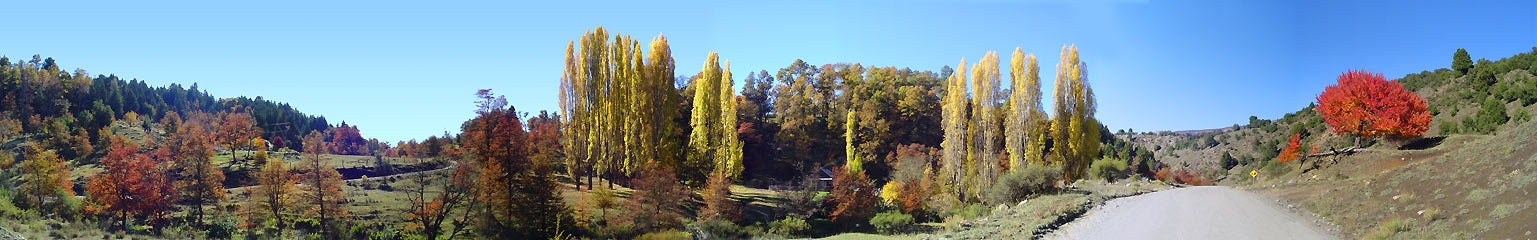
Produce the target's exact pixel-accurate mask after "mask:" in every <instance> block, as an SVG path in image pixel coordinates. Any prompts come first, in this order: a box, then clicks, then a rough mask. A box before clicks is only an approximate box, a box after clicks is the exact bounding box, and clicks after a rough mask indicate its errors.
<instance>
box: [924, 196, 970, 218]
mask: <svg viewBox="0 0 1537 240" xmlns="http://www.w3.org/2000/svg"><path fill="white" fill-rule="evenodd" d="M923 205H924V207H926V208H928V209H929V210H930V211H933V212H934V213H935V214H939V215H940V216H939V217H941V218H944V217H949V216H953V215H956V214H958V213H960V211H961V209H962V208H965V206H964V205H961V201H960V200H956V199H955V195H953V194H949V193H941V194H936V195H934V196H929V199H928V201H924V203H923Z"/></svg>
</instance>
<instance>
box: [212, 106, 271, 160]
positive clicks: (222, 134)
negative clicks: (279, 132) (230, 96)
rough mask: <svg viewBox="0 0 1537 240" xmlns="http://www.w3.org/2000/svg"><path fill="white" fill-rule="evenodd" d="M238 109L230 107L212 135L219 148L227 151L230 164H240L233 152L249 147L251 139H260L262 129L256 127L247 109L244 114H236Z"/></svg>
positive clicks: (254, 119) (254, 120)
mask: <svg viewBox="0 0 1537 240" xmlns="http://www.w3.org/2000/svg"><path fill="white" fill-rule="evenodd" d="M239 109H241V108H240V107H232V108H231V109H230V111H229V112H227V113H224V114H223V117H222V120H221V121H219V126H218V131H217V132H215V133H214V139H215V140H216V141H218V142H219V145H220V146H224V148H227V149H229V160H230V162H231V163H238V162H240V161H239V160H238V159H236V158H235V150H236V149H241V148H245V146H250V145H248V144H250V142H251V139H252V138H257V137H261V134H262V129H261V128H260V127H256V118H253V117H251V114H250V113H249V112H250V111H251V110H250V108H249V107H247V108H245V111H244V112H236V111H235V110H239Z"/></svg>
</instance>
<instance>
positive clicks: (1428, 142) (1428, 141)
mask: <svg viewBox="0 0 1537 240" xmlns="http://www.w3.org/2000/svg"><path fill="white" fill-rule="evenodd" d="M1442 140H1446V136H1436V137H1428V138H1420V139H1415V140H1414V141H1411V142H1409V143H1407V144H1404V145H1403V146H1399V147H1398V150H1425V149H1430V148H1433V147H1436V146H1439V145H1441V141H1442Z"/></svg>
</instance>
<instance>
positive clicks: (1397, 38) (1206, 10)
mask: <svg viewBox="0 0 1537 240" xmlns="http://www.w3.org/2000/svg"><path fill="white" fill-rule="evenodd" d="M7 8H8V9H9V10H12V11H6V14H5V16H6V17H5V19H6V20H8V21H6V22H7V24H5V27H4V28H5V29H6V30H5V31H4V32H5V36H4V37H0V54H3V55H6V56H10V57H11V58H12V59H21V58H29V57H30V56H31V55H32V54H42V55H43V56H47V57H53V58H55V59H57V60H59V62H60V63H61V64H63V66H64V67H65V68H67V69H75V68H83V69H86V70H88V71H90V72H91V73H92V74H93V75H95V74H117V75H118V76H121V77H127V78H138V79H141V80H145V81H148V82H149V83H150V84H151V85H157V86H163V85H166V84H169V83H173V82H174V83H182V84H184V85H190V84H191V83H193V82H196V83H198V84H199V86H200V87H201V88H203V89H207V90H208V91H209V92H210V93H212V94H214V95H215V96H219V97H234V96H258V95H259V96H263V97H265V98H266V99H271V100H276V101H282V102H288V103H290V104H292V105H294V106H295V107H297V108H299V109H300V110H302V111H305V112H307V113H311V114H322V115H325V116H326V117H327V119H329V120H331V121H333V122H339V121H342V120H344V121H346V122H348V123H350V124H356V125H360V128H361V130H362V132H363V134H364V135H365V136H367V137H376V138H380V139H381V140H386V141H391V142H393V141H395V140H405V139H410V138H422V137H426V136H428V135H437V134H442V133H443V132H445V131H448V132H457V130H458V126H459V123H461V122H462V121H463V120H465V119H468V118H469V117H471V115H472V111H473V108H474V106H473V104H472V102H473V101H474V98H473V93H474V92H475V90H477V89H482V88H491V89H494V90H495V91H496V92H497V93H499V94H504V95H507V97H508V100H509V102H510V103H512V104H513V105H514V106H517V107H518V109H519V110H522V111H529V112H536V113H537V112H538V110H552V111H554V110H556V109H557V108H556V89H557V86H558V79H559V76H560V71H561V64H562V61H563V60H562V58H563V55H564V50H565V49H564V47H565V44H566V42H567V41H570V40H573V39H576V38H577V37H578V36H579V35H581V34H582V32H584V31H586V30H588V29H591V28H593V27H596V26H599V25H602V26H604V27H606V28H608V29H610V32H613V33H623V34H630V35H633V36H635V37H636V38H637V39H640V40H642V41H643V42H645V41H649V40H650V39H651V38H652V37H654V36H656V35H657V34H665V35H666V36H667V37H668V39H669V41H670V42H671V44H672V49H673V54H674V57H675V58H676V59H677V64H678V65H677V67H678V73H680V74H685V73H692V72H697V71H698V70H699V69H700V66H701V64H702V61H703V59H704V56H705V55H706V53H708V52H709V51H712V50H713V51H718V52H720V54H721V57H722V58H724V59H728V60H730V61H731V63H732V70H733V71H735V74H734V76H738V77H745V76H746V75H747V73H748V72H756V71H758V70H769V71H770V72H774V71H775V70H777V69H779V68H781V67H784V66H786V65H788V64H789V63H790V62H792V61H794V60H795V59H804V60H806V61H807V62H810V63H813V64H825V63H836V62H859V63H862V64H864V65H866V66H898V67H910V68H914V69H923V70H935V71H937V70H938V69H939V68H940V67H942V66H945V65H950V66H954V65H955V64H956V63H958V62H959V61H960V60H961V58H966V59H967V60H968V62H969V63H975V61H976V60H977V59H979V58H980V57H981V56H982V55H983V54H984V53H986V52H987V51H998V52H999V53H1000V55H1003V56H1002V57H1001V58H1002V60H1003V61H1004V62H1003V63H1001V64H1007V61H1008V58H1007V54H1009V52H1011V51H1013V49H1014V48H1015V47H1022V48H1023V49H1024V50H1025V51H1026V52H1029V53H1034V54H1035V55H1036V56H1037V57H1039V58H1040V62H1041V69H1042V70H1043V73H1042V74H1041V76H1042V77H1043V78H1044V79H1043V82H1045V83H1044V85H1045V88H1046V89H1043V91H1045V92H1048V93H1049V92H1050V91H1051V89H1050V88H1051V86H1050V85H1051V84H1050V82H1051V77H1052V76H1054V73H1053V70H1054V69H1055V65H1056V62H1057V56H1058V53H1059V51H1060V49H1061V47H1062V46H1063V45H1065V44H1076V45H1077V46H1078V47H1079V48H1080V51H1081V54H1082V56H1081V58H1082V60H1084V61H1085V62H1087V63H1088V64H1089V76H1090V83H1091V84H1092V86H1093V87H1094V88H1095V91H1096V93H1097V95H1098V97H1099V104H1100V106H1099V114H1098V117H1099V118H1100V119H1101V121H1103V122H1104V123H1105V124H1106V125H1108V126H1109V127H1110V128H1112V129H1126V128H1132V129H1134V130H1137V131H1151V130H1183V129H1203V128H1216V127H1223V126H1229V125H1232V124H1234V123H1240V122H1244V121H1247V118H1248V116H1251V115H1253V116H1259V117H1261V118H1277V117H1280V116H1281V115H1282V114H1284V113H1288V112H1293V111H1296V110H1297V109H1300V108H1302V107H1304V106H1307V105H1308V103H1309V102H1312V101H1313V98H1314V97H1315V96H1316V94H1317V93H1318V92H1319V91H1321V90H1322V89H1323V87H1324V86H1326V85H1328V84H1330V83H1332V82H1333V80H1334V77H1335V76H1337V75H1338V74H1339V73H1342V72H1344V71H1346V70H1348V69H1365V70H1369V71H1376V72H1382V73H1384V74H1386V75H1387V76H1389V77H1390V78H1397V77H1399V76H1403V75H1404V74H1407V73H1415V72H1419V71H1421V70H1429V69H1435V68H1443V67H1447V66H1449V65H1450V62H1451V54H1452V52H1453V51H1454V50H1455V49H1456V48H1459V47H1460V48H1467V49H1468V51H1469V53H1471V54H1472V56H1473V57H1474V58H1475V59H1477V58H1489V59H1491V60H1495V59H1499V58H1503V57H1506V56H1510V55H1513V54H1515V53H1518V52H1527V51H1531V50H1532V47H1533V46H1537V15H1534V14H1531V12H1532V10H1533V9H1537V2H1532V1H1477V3H1461V2H1460V1H1446V2H1433V1H1365V2H1355V1H1349V2H1346V1H1340V2H1336V1H1312V0H1309V1H1159V0H1152V1H1099V2H1096V1H1086V2H1085V1H960V2H956V3H951V2H944V1H896V2H833V3H827V2H823V1H786V2H764V3H746V2H743V1H723V2H719V3H717V2H674V3H666V4H659V3H654V4H648V3H630V2H608V1H599V2H577V1H538V2H512V1H493V2H461V1H423V2H395V1H366V2H361V1H360V2H331V1H267V2H259V3H252V2H223V1H213V2H203V1H197V2H169V1H156V2H149V3H141V2H127V3H125V2H117V1H111V2H79V1H24V2H12V3H8V4H7ZM1005 71H1006V70H1005ZM1005 74H1007V73H1006V72H1005ZM738 82H739V83H740V79H739V80H738Z"/></svg>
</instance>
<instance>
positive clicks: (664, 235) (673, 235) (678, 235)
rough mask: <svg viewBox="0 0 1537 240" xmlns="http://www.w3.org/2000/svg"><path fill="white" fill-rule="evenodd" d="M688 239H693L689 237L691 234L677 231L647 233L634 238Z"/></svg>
mask: <svg viewBox="0 0 1537 240" xmlns="http://www.w3.org/2000/svg"><path fill="white" fill-rule="evenodd" d="M688 239H694V236H693V235H691V234H688V233H686V232H683V231H678V230H663V231H657V232H649V233H646V234H641V235H640V236H638V237H635V240H688Z"/></svg>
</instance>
